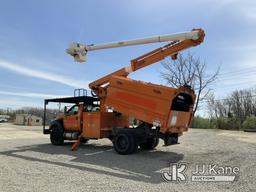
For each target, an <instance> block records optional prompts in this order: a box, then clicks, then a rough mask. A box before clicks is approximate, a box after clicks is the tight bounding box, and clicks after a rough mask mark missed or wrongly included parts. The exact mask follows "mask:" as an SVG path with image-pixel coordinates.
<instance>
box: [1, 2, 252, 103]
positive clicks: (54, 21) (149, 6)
mask: <svg viewBox="0 0 256 192" xmlns="http://www.w3.org/2000/svg"><path fill="white" fill-rule="evenodd" d="M193 28H202V29H204V30H205V33H206V37H205V40H204V42H203V43H202V44H201V45H199V46H197V47H194V48H191V49H189V50H186V51H184V52H188V51H189V52H190V53H192V54H195V56H197V57H200V58H201V59H202V60H203V61H205V62H206V64H207V73H208V74H212V73H214V71H216V69H217V68H218V67H220V75H219V79H218V80H217V81H216V82H215V84H214V85H213V86H212V88H213V91H214V93H215V95H216V97H217V98H223V97H225V96H226V95H228V94H230V93H231V92H232V91H234V90H236V89H243V88H250V87H255V82H256V76H255V74H256V61H255V60H256V54H255V53H256V38H255V34H256V2H255V1H252V0H241V1H236V0H233V1H232V0H219V1H214V0H198V1H197V0H195V1H185V0H179V1H170V0H154V1H153V0H129V1H125V0H123V1H120V0H73V1H68V0H62V1H60V0H44V1H34V0H23V1H18V0H16V1H14V0H8V1H1V2H0V77H1V81H0V108H7V107H10V108H19V107H23V106H34V107H43V100H44V99H45V98H52V97H60V96H72V95H73V90H74V89H75V88H82V87H83V88H88V83H89V82H91V81H93V80H96V79H98V78H100V77H102V76H104V75H107V74H109V73H111V72H113V71H115V70H117V69H119V68H122V67H124V66H126V65H127V64H128V63H129V61H130V60H131V59H133V58H136V57H138V56H140V55H141V54H144V53H146V52H148V51H150V50H152V49H154V48H157V47H159V46H161V45H162V44H152V45H141V46H134V47H125V48H119V49H108V50H101V51H95V52H89V53H88V58H87V62H86V63H82V64H81V63H75V62H74V61H73V59H72V58H71V57H70V56H69V55H67V54H66V53H65V50H66V48H68V46H69V44H70V43H72V42H80V43H84V44H97V43H105V42H112V41H120V40H126V39H134V38H140V37H147V36H153V35H163V34H170V33H177V32H183V31H190V30H192V29H193ZM161 71H163V67H162V66H161V63H156V64H154V65H152V66H149V67H147V68H145V69H142V70H140V71H137V72H135V73H134V74H131V75H130V76H129V77H131V78H133V79H138V80H143V81H146V82H152V83H157V84H165V82H164V81H163V80H162V79H161V77H160V72H161Z"/></svg>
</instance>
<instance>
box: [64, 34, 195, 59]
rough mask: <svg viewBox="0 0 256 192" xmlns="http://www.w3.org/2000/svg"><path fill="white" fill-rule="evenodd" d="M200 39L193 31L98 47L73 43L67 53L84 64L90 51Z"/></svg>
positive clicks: (99, 45)
mask: <svg viewBox="0 0 256 192" xmlns="http://www.w3.org/2000/svg"><path fill="white" fill-rule="evenodd" d="M198 38H199V32H198V31H191V32H183V33H176V34H170V35H162V36H154V37H147V38H141V39H133V40H127V41H119V42H112V43H103V44H98V45H94V44H92V45H83V44H80V43H72V44H71V45H70V47H69V48H68V49H67V50H66V52H67V53H68V54H70V55H71V56H73V57H74V59H75V61H78V62H84V61H86V53H87V52H88V51H94V50H99V49H109V48H117V47H125V46H133V45H142V44H149V43H158V42H166V41H178V40H179V41H181V40H186V39H192V40H197V39H198Z"/></svg>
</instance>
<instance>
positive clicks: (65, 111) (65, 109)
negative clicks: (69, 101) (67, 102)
mask: <svg viewBox="0 0 256 192" xmlns="http://www.w3.org/2000/svg"><path fill="white" fill-rule="evenodd" d="M66 113H67V106H65V107H64V114H66Z"/></svg>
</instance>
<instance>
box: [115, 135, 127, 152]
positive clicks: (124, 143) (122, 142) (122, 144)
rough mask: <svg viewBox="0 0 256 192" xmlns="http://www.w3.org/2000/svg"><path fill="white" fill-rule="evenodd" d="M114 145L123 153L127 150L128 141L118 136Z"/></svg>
mask: <svg viewBox="0 0 256 192" xmlns="http://www.w3.org/2000/svg"><path fill="white" fill-rule="evenodd" d="M116 144H117V147H118V148H119V150H120V151H125V150H127V148H128V145H129V141H128V139H127V137H125V136H123V135H120V136H119V137H118V138H117V141H116Z"/></svg>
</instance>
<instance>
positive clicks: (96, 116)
mask: <svg viewBox="0 0 256 192" xmlns="http://www.w3.org/2000/svg"><path fill="white" fill-rule="evenodd" d="M100 116H101V114H100V112H84V113H83V133H82V135H83V137H87V138H95V139H98V138H100Z"/></svg>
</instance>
